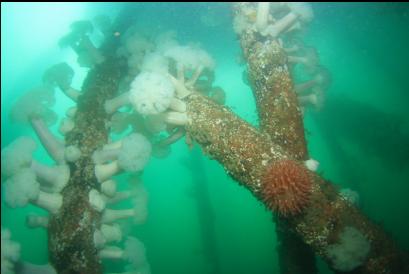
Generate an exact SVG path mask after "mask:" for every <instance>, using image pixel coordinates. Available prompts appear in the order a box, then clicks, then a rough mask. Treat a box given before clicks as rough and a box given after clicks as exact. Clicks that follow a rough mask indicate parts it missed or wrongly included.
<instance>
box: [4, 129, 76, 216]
mask: <svg viewBox="0 0 409 274" xmlns="http://www.w3.org/2000/svg"><path fill="white" fill-rule="evenodd" d="M35 149H36V144H35V142H34V140H32V139H31V138H29V137H20V138H19V139H17V140H15V141H14V142H13V143H11V144H10V145H9V146H7V147H6V148H4V149H3V150H2V151H1V173H2V176H3V177H5V178H6V181H5V183H4V186H5V193H6V194H5V200H6V203H7V204H8V205H9V206H11V207H21V206H25V205H26V204H27V203H29V202H31V203H33V204H35V205H37V206H39V207H41V208H43V209H46V210H47V211H48V212H50V213H56V212H57V211H58V209H59V208H60V207H61V205H62V196H61V194H59V192H61V190H62V189H63V188H64V186H65V185H66V184H67V183H68V180H69V178H70V170H69V167H68V166H67V165H65V164H60V165H56V166H47V165H44V164H41V163H39V162H37V161H35V160H34V159H32V153H33V152H34V150H35Z"/></svg>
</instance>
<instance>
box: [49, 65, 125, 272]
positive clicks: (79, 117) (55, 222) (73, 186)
mask: <svg viewBox="0 0 409 274" xmlns="http://www.w3.org/2000/svg"><path fill="white" fill-rule="evenodd" d="M119 78H120V70H119V67H118V65H116V62H113V61H112V60H111V61H106V62H105V63H103V64H101V65H99V66H97V67H96V68H95V69H93V70H92V71H91V72H90V73H89V74H88V76H87V78H86V80H85V83H84V86H83V95H82V96H81V97H80V98H79V100H78V110H77V112H76V115H75V117H74V120H75V127H74V129H73V130H72V131H70V132H69V133H68V134H66V136H65V143H66V145H67V146H69V145H73V146H76V147H78V148H79V149H80V150H81V157H80V158H79V159H78V160H77V161H75V162H73V163H70V169H71V178H70V180H69V182H68V184H67V186H66V187H65V188H64V189H63V191H62V193H61V194H62V195H63V197H64V199H63V205H62V207H61V209H60V211H59V212H58V213H57V214H56V215H53V216H51V218H50V222H49V234H48V236H49V243H48V244H49V251H50V261H51V263H52V264H53V266H54V267H55V269H56V270H57V272H58V273H86V274H92V273H102V269H101V265H100V260H99V258H98V256H97V249H96V247H95V245H94V239H93V235H94V232H95V229H96V228H98V227H99V226H100V220H101V214H100V213H99V212H97V211H96V210H95V209H94V208H92V206H91V205H90V202H89V192H90V190H91V189H98V190H99V188H100V184H99V183H98V182H97V179H96V178H95V175H94V164H93V162H92V158H91V156H92V152H93V151H94V150H96V149H97V148H98V147H100V146H102V145H103V144H105V143H107V140H108V131H107V129H106V126H105V124H106V114H105V111H104V102H105V100H107V99H108V98H112V97H113V96H114V95H115V93H116V91H117V87H118V82H119Z"/></svg>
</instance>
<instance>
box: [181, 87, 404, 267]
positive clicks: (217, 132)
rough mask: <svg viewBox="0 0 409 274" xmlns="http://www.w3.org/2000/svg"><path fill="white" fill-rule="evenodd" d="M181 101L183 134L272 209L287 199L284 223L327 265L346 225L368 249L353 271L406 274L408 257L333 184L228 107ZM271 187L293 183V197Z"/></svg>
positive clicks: (198, 97) (202, 99) (195, 97)
mask: <svg viewBox="0 0 409 274" xmlns="http://www.w3.org/2000/svg"><path fill="white" fill-rule="evenodd" d="M185 101H186V103H187V114H188V117H189V123H188V125H187V126H186V132H187V134H188V135H189V137H190V138H192V139H193V140H195V141H196V142H197V143H198V144H199V145H200V146H201V147H202V149H203V151H204V152H205V153H206V154H207V155H208V156H209V157H210V158H213V159H215V160H217V161H218V162H220V163H221V164H222V165H223V166H224V167H225V169H226V171H227V173H228V174H230V175H231V176H232V177H233V178H234V179H235V180H237V181H238V183H239V184H241V185H243V186H245V187H246V188H248V189H249V190H250V191H251V192H252V193H253V195H255V196H256V197H257V198H258V199H259V200H260V201H261V202H263V203H264V204H265V205H266V207H267V208H269V209H270V210H272V211H273V209H280V205H279V204H280V203H281V202H283V201H284V202H285V201H287V200H288V199H290V200H291V201H293V202H294V203H295V205H296V208H295V209H296V210H295V211H284V212H283V213H284V214H282V215H284V216H283V219H284V220H285V221H286V223H287V225H288V227H289V228H290V229H291V230H292V231H293V232H295V233H296V234H297V235H298V236H299V237H300V238H301V239H302V241H303V242H304V243H306V244H307V245H309V246H311V247H312V249H313V250H314V252H315V253H316V254H317V255H319V256H321V257H322V258H323V259H324V260H325V261H327V262H328V264H329V265H332V264H333V260H332V258H331V257H330V256H329V254H328V248H329V247H330V246H331V245H334V244H337V243H338V242H339V236H340V234H341V232H342V231H344V229H345V228H346V227H354V228H355V229H357V230H359V231H360V233H362V235H364V237H365V238H366V239H367V240H368V241H369V243H370V246H371V248H370V251H369V253H368V254H367V256H366V259H365V260H364V262H363V263H362V265H361V266H359V267H358V268H356V271H358V272H356V273H374V274H375V273H407V271H408V269H409V268H408V264H407V261H405V258H407V254H406V253H402V252H401V251H399V249H398V248H397V247H396V246H395V244H394V242H393V241H392V240H391V239H389V238H388V237H387V236H386V235H385V233H384V232H383V230H382V229H381V228H380V227H379V226H377V225H375V224H373V223H372V222H370V221H369V220H368V219H367V218H366V217H365V216H364V215H363V214H362V213H361V212H360V211H359V210H358V209H357V208H355V207H354V206H353V205H351V204H350V203H349V202H348V201H347V200H346V199H345V198H344V197H342V196H341V195H339V193H338V191H337V190H336V189H335V187H334V186H333V185H332V184H330V183H329V182H327V181H325V180H324V179H323V178H321V177H320V176H318V175H317V174H315V173H313V172H311V171H309V170H308V169H307V168H306V167H304V165H303V164H302V163H301V162H299V161H297V160H294V159H292V157H291V156H290V155H288V153H287V152H285V151H284V150H283V149H282V148H281V146H279V145H277V144H275V143H273V142H272V140H271V139H270V137H269V135H268V134H266V133H262V132H259V131H258V130H257V129H255V128H254V127H252V126H251V125H250V124H248V123H247V122H245V121H243V120H242V119H240V118H239V117H237V116H236V115H235V114H233V113H232V112H231V111H230V110H229V109H227V108H226V107H223V106H220V105H217V104H215V103H214V102H212V101H210V100H209V99H207V98H205V97H204V96H201V95H199V94H192V95H190V96H189V97H188V98H186V99H185ZM277 163H279V164H283V163H285V164H287V165H282V167H286V169H281V168H280V169H274V168H272V167H274V166H275V164H277ZM280 170H286V171H285V172H282V174H281V175H280V176H277V177H273V178H272V179H273V181H271V180H266V178H269V177H270V174H271V172H273V173H274V172H278V173H280ZM274 178H276V180H275V181H274ZM300 178H302V180H304V181H307V183H309V187H308V188H303V187H301V188H298V190H297V187H298V186H297V184H298V179H300ZM294 179H297V180H294ZM274 183H278V184H280V183H281V184H283V185H284V188H283V189H286V188H287V189H288V186H287V184H288V183H290V184H294V185H295V186H294V187H290V190H291V191H292V192H293V193H292V196H291V197H289V196H288V195H287V194H288V193H286V192H285V191H284V192H281V193H280V192H277V193H274V189H275V188H272V187H271V186H272V184H274ZM280 187H282V186H281V185H280ZM299 190H301V193H300V192H299ZM272 194H275V195H272ZM282 195H284V196H282ZM305 195H307V196H305ZM280 196H281V197H280ZM298 197H301V199H302V200H304V199H305V198H307V202H304V201H297V198H298ZM297 203H298V204H297ZM277 204H278V205H277ZM289 206H290V207H291V204H290V205H289ZM297 206H298V207H300V208H298V209H300V210H298V209H297ZM276 213H278V214H280V212H276ZM405 271H406V272H405Z"/></svg>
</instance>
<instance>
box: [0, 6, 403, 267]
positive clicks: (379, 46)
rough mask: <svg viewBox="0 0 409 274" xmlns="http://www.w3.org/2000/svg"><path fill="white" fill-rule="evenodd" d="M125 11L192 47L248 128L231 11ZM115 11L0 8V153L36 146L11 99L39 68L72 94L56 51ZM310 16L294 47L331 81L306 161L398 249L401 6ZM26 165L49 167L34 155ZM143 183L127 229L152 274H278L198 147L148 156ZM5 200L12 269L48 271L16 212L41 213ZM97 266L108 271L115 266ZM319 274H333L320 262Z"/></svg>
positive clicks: (268, 243) (228, 183)
mask: <svg viewBox="0 0 409 274" xmlns="http://www.w3.org/2000/svg"><path fill="white" fill-rule="evenodd" d="M134 5H138V7H139V8H138V11H137V13H136V14H135V17H136V21H137V24H138V25H140V26H141V27H142V28H145V29H146V31H147V32H149V31H158V30H176V31H177V33H178V40H179V41H180V43H181V44H185V43H188V42H198V43H200V44H201V46H202V47H203V49H205V50H206V51H208V53H209V54H210V55H211V56H212V57H213V58H214V59H215V61H216V63H217V66H216V69H215V75H216V80H215V85H218V86H221V87H222V88H223V89H224V90H225V91H226V105H227V106H229V107H230V108H231V109H232V110H233V111H234V112H235V113H237V114H238V115H239V116H240V117H242V118H243V119H245V120H247V121H249V122H250V123H252V124H254V125H257V113H256V107H255V103H254V98H253V95H252V93H251V90H250V88H249V86H247V85H246V84H245V83H244V82H243V81H242V73H243V70H244V69H245V67H244V66H243V65H239V64H238V62H237V60H238V59H239V58H240V45H239V42H238V40H237V39H236V34H235V33H234V32H233V29H232V22H231V21H232V17H231V13H230V5H229V4H205V3H202V4H172V3H169V4H134ZM121 7H122V4H119V3H118V4H109V3H106V4H84V3H75V4H74V3H71V4H69V3H65V4H52V3H50V4H29V3H27V4H13V3H2V4H1V20H2V21H1V66H2V71H1V79H2V81H1V91H2V92H1V145H2V148H4V147H6V146H7V145H8V144H9V143H10V142H11V141H12V140H14V139H16V138H17V137H19V136H22V135H28V136H32V137H33V138H36V137H35V134H34V132H33V131H32V129H31V128H30V127H29V126H28V125H24V124H18V123H15V122H12V121H11V120H10V119H9V117H8V113H9V111H10V108H11V106H12V105H13V103H14V102H15V101H16V100H17V98H19V97H20V96H21V95H22V94H24V93H25V92H26V91H27V90H29V89H30V88H32V87H34V86H36V85H38V84H39V83H40V81H41V76H42V73H43V71H44V70H45V69H47V68H48V67H49V66H51V65H53V64H55V63H58V62H61V61H66V62H68V63H69V64H70V65H71V66H72V67H73V68H74V70H75V73H76V74H75V77H74V81H73V86H74V87H77V88H80V87H81V85H82V81H83V79H84V78H85V76H86V74H87V69H85V68H81V67H80V66H79V65H78V64H77V63H76V56H75V53H74V52H72V51H71V50H69V49H60V48H59V47H58V39H59V38H60V37H61V36H62V35H64V34H65V33H66V31H67V30H68V29H69V25H70V23H71V22H73V21H75V20H80V19H89V18H93V17H94V16H96V15H98V14H101V13H105V14H108V15H110V16H111V17H112V18H114V17H115V15H116V14H117V13H118V12H119V10H120V9H121ZM312 7H313V10H314V14H315V18H314V20H313V21H312V22H311V24H310V25H309V27H308V29H307V30H306V33H305V35H304V41H305V43H306V44H308V45H310V46H312V47H314V48H316V49H317V51H318V54H319V57H320V62H321V64H322V65H323V66H325V67H326V68H327V69H328V70H329V71H330V73H331V78H332V82H331V86H330V87H329V89H328V90H326V94H325V103H324V107H323V108H322V109H320V110H319V111H316V110H307V111H306V113H305V115H304V121H305V127H306V136H307V140H308V147H309V151H310V154H311V156H312V157H313V158H314V159H317V160H318V161H319V162H320V167H319V172H320V173H321V174H323V176H324V177H325V178H327V179H330V180H331V181H332V182H334V183H336V184H339V185H340V187H342V188H344V187H348V188H351V189H354V190H355V191H358V192H359V195H360V208H361V209H362V211H363V212H364V213H366V214H367V215H368V216H369V217H371V218H372V219H373V220H375V222H378V223H380V224H382V226H383V227H384V228H385V230H386V231H388V233H389V234H391V235H392V236H393V237H394V238H395V239H396V241H397V242H398V244H399V245H400V246H401V247H403V248H405V249H408V248H409V235H408V233H407V231H409V223H408V220H409V210H408V208H409V202H408V199H407V196H408V193H409V107H408V106H409V82H408V75H407V74H408V69H407V64H408V61H409V52H408V50H407V49H408V48H409V35H408V31H407V26H408V25H409V5H408V4H393V3H392V4H386V3H373V4H370V3H365V4H364V3H361V4H340V3H338V4H326V3H322V4H321V3H319V4H318V3H315V4H312ZM204 18H205V19H204ZM206 18H207V19H208V20H206ZM93 39H94V40H95V41H98V40H101V39H102V37H101V36H95V37H93ZM73 105H74V103H73V102H72V101H70V99H68V98H67V97H65V95H64V94H62V93H61V92H56V105H55V106H54V107H53V110H54V111H56V112H57V114H58V115H59V116H60V117H62V116H63V114H64V113H65V110H66V109H67V108H68V107H70V106H73ZM57 128H58V124H56V125H53V126H52V127H51V130H52V131H53V132H55V133H56V134H59V133H58V131H57ZM34 157H35V158H36V159H37V160H39V161H41V162H43V163H47V164H52V163H53V162H52V160H51V159H50V158H49V157H48V155H47V154H46V152H45V150H44V149H43V148H42V147H40V146H39V148H38V149H37V150H36V152H35V154H34ZM186 162H188V163H190V168H189V165H186ZM192 171H193V172H192ZM121 178H122V177H120V179H119V180H123V178H122V179H121ZM142 178H143V181H144V183H145V187H146V188H147V191H148V193H149V204H148V212H149V213H148V218H147V221H146V223H145V224H143V225H140V226H126V230H127V232H128V233H129V234H130V235H132V236H136V237H137V238H138V239H140V240H141V241H142V242H143V243H144V244H145V247H146V250H147V258H148V261H149V264H150V265H151V270H152V273H178V274H183V273H212V272H210V269H211V268H212V267H215V268H217V269H219V271H218V272H216V273H260V274H261V273H278V259H277V253H276V246H277V239H276V235H275V227H274V223H273V221H272V218H271V213H270V212H269V211H267V210H266V209H265V208H264V206H263V205H262V204H260V203H259V202H258V201H257V200H256V199H255V198H254V197H253V196H252V195H251V194H250V192H248V191H247V190H246V189H244V188H243V187H240V186H239V185H238V184H237V183H235V182H234V180H233V179H231V178H230V177H229V176H228V175H226V173H225V171H224V169H223V167H222V166H221V165H220V164H218V163H217V162H216V161H212V160H210V159H208V158H206V156H203V155H202V154H201V153H200V152H199V149H198V148H197V147H196V148H195V149H194V150H193V151H190V150H189V148H188V147H187V146H186V144H185V142H184V141H183V140H180V141H179V142H177V143H176V144H174V145H173V146H172V153H171V154H170V155H169V156H168V157H167V158H165V159H156V158H152V159H151V160H150V162H149V164H148V165H147V166H146V167H145V170H144V173H143V177H142ZM198 182H199V183H200V184H205V187H202V186H201V188H199V189H200V193H207V194H206V195H197V191H198V190H197V188H198V187H197V185H198V184H197V183H198ZM3 193H4V191H3V190H2V207H1V210H2V212H1V213H2V214H1V223H2V227H7V228H9V229H10V230H11V231H12V239H14V240H15V241H18V242H19V243H20V245H21V259H22V260H25V261H29V262H32V263H36V264H45V263H47V261H48V252H47V236H46V231H45V230H44V229H29V228H27V227H26V226H25V216H26V214H27V213H30V212H41V210H40V209H37V208H35V207H34V206H28V207H25V208H16V209H11V208H9V207H7V206H6V205H5V204H4V197H3V195H4V194H3ZM200 201H201V202H200ZM203 201H205V202H203ZM203 203H204V206H203ZM120 206H122V207H126V206H128V204H127V203H124V204H123V205H120ZM203 220H205V221H203ZM209 241H210V242H211V243H210V244H209ZM106 265H107V267H108V269H111V270H112V271H114V270H116V267H118V266H120V263H119V262H118V263H106ZM320 272H321V273H331V272H330V271H329V270H327V269H326V266H324V265H323V264H322V263H320Z"/></svg>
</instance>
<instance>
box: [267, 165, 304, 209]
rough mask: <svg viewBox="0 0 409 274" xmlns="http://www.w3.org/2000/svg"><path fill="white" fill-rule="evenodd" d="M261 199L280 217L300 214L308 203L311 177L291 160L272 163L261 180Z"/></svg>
mask: <svg viewBox="0 0 409 274" xmlns="http://www.w3.org/2000/svg"><path fill="white" fill-rule="evenodd" d="M262 184H263V187H262V190H261V195H260V196H261V199H262V201H263V202H264V204H265V205H266V206H267V207H268V208H270V209H272V210H273V211H275V212H278V213H279V214H281V215H284V216H288V215H293V214H297V213H300V212H301V211H302V209H303V207H304V206H305V205H306V204H307V203H308V199H309V194H310V190H311V177H310V175H309V174H308V170H307V169H306V168H305V167H303V166H302V165H300V164H298V163H297V162H295V161H292V160H282V161H276V162H274V163H272V164H271V165H270V166H269V167H268V168H267V170H266V172H265V174H264V176H263V178H262Z"/></svg>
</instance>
